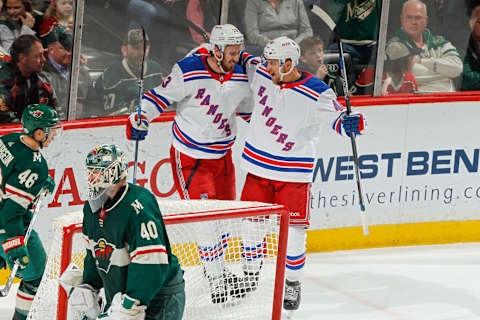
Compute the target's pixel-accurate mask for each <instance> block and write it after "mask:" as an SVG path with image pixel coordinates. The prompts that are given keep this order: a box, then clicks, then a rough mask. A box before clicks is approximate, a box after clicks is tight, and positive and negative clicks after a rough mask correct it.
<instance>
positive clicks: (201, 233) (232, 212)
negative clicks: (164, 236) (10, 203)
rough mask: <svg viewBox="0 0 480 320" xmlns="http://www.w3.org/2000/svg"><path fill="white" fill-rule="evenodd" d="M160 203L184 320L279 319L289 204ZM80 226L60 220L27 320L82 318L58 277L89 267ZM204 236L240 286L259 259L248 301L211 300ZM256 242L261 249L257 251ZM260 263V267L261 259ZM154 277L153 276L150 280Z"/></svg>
mask: <svg viewBox="0 0 480 320" xmlns="http://www.w3.org/2000/svg"><path fill="white" fill-rule="evenodd" d="M158 203H159V206H160V209H161V211H162V215H163V219H164V222H165V225H166V228H167V233H168V237H169V239H170V244H171V247H172V251H173V253H174V254H175V255H176V256H177V258H178V260H179V262H180V264H181V266H182V269H183V270H184V271H185V273H184V279H185V293H186V305H185V313H184V316H183V319H196V320H201V319H235V320H236V319H280V317H281V310H282V295H283V282H284V270H285V269H284V268H285V259H286V246H287V237H288V221H289V215H288V212H287V210H286V209H285V208H284V207H283V206H280V205H270V204H264V203H258V202H244V201H220V200H166V201H165V200H162V201H159V202H158ZM81 228H82V212H73V213H69V214H66V215H64V216H61V217H59V218H57V219H55V220H54V222H53V233H54V235H53V240H52V242H51V246H50V249H49V251H48V258H47V265H46V269H45V273H44V275H43V279H42V282H41V284H40V287H39V289H38V292H37V294H36V296H35V299H34V301H33V304H32V307H31V309H30V314H29V316H28V319H34V320H43V319H58V320H60V319H61V320H65V319H75V320H77V319H79V316H78V315H75V314H73V313H72V312H71V311H69V310H68V300H67V297H66V293H65V291H64V290H63V288H62V287H61V286H60V285H59V282H58V279H59V277H60V276H61V274H62V273H63V271H64V270H65V269H66V268H67V266H68V265H69V264H70V262H71V261H74V262H76V264H77V265H78V266H80V267H81V268H83V259H84V256H85V247H84V241H85V240H83V237H82V233H81ZM205 235H207V237H210V238H211V237H212V236H214V237H215V239H216V240H215V241H216V242H217V244H216V245H213V246H212V247H208V249H209V250H210V252H211V251H215V250H221V251H222V254H220V256H221V259H222V261H223V262H222V263H224V265H225V270H227V271H228V272H229V274H233V275H235V276H237V278H236V279H237V280H238V281H239V282H241V281H243V280H245V279H247V277H244V275H245V273H244V270H245V268H246V266H247V269H248V264H249V263H253V262H252V261H253V259H249V258H250V257H251V255H252V254H253V255H256V258H261V260H262V265H261V269H260V274H259V277H258V285H257V286H256V289H255V290H253V291H250V292H248V293H247V294H246V295H245V296H242V297H238V296H237V297H235V296H228V298H227V299H226V301H222V302H220V303H219V302H218V301H217V302H216V303H213V302H212V296H211V291H210V286H209V281H208V279H207V278H206V277H205V273H204V263H202V260H201V259H200V253H199V244H202V243H205ZM259 239H260V240H259ZM258 241H260V243H261V247H260V246H259V245H255V243H257V242H258ZM244 243H246V244H248V243H250V246H252V244H253V247H257V249H258V250H256V252H251V251H248V250H251V249H245V248H248V246H246V245H245V246H244ZM204 248H207V247H204ZM203 254H204V255H205V253H203ZM204 257H205V256H204ZM204 259H205V258H204ZM256 261H257V266H258V259H257V260H256ZM151 276H154V275H146V277H151ZM245 281H246V280H245Z"/></svg>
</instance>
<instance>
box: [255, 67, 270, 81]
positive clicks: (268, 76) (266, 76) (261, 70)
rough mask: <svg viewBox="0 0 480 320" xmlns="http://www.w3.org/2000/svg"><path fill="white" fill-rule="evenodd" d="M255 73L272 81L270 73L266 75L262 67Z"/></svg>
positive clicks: (265, 70)
mask: <svg viewBox="0 0 480 320" xmlns="http://www.w3.org/2000/svg"><path fill="white" fill-rule="evenodd" d="M255 72H256V73H258V74H259V75H261V76H263V77H265V78H267V79H269V80H271V79H272V77H271V76H270V73H268V71H267V69H265V68H264V67H263V66H259V67H258V68H257V71H255Z"/></svg>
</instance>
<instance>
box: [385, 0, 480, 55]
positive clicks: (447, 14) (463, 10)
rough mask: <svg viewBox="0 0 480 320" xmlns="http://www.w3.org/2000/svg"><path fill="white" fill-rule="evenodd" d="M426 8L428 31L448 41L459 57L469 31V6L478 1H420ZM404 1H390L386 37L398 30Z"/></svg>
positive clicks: (463, 49)
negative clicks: (456, 50)
mask: <svg viewBox="0 0 480 320" xmlns="http://www.w3.org/2000/svg"><path fill="white" fill-rule="evenodd" d="M422 1H423V2H424V3H425V5H426V6H427V10H428V11H427V13H428V29H429V30H430V31H431V32H432V33H433V34H438V35H441V36H443V37H445V38H447V39H448V41H450V42H451V43H452V45H453V46H454V47H455V48H457V49H458V51H459V53H460V55H462V53H464V52H463V51H465V50H466V48H467V46H468V38H469V35H470V29H469V25H468V21H469V19H470V16H471V12H472V9H473V8H472V7H471V4H475V5H474V6H476V5H477V4H479V1H478V0H422ZM404 2H405V1H390V9H389V20H388V30H387V37H388V38H390V37H392V36H393V34H394V33H395V31H396V30H398V29H399V28H400V21H399V19H398V13H399V12H401V10H402V6H403V3H404ZM461 51H462V52H461Z"/></svg>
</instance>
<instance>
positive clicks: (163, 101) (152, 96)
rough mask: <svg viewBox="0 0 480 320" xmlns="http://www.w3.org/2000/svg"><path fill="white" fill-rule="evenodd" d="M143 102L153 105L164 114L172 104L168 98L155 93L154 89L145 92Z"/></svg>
mask: <svg viewBox="0 0 480 320" xmlns="http://www.w3.org/2000/svg"><path fill="white" fill-rule="evenodd" d="M142 100H147V101H149V102H150V103H152V104H153V105H154V106H155V107H156V108H157V110H158V111H160V113H162V112H164V111H165V109H167V108H168V107H169V106H170V105H171V104H172V103H171V102H170V101H168V99H167V98H165V97H164V96H162V95H160V94H158V93H157V92H155V90H154V89H152V90H150V91H147V92H145V94H144V95H143V96H142Z"/></svg>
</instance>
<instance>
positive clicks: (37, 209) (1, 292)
mask: <svg viewBox="0 0 480 320" xmlns="http://www.w3.org/2000/svg"><path fill="white" fill-rule="evenodd" d="M44 196H45V191H44V190H42V191H41V192H40V195H39V196H38V198H37V201H36V202H35V209H33V214H32V220H30V224H29V225H28V229H27V232H26V233H25V238H24V242H25V246H26V245H27V242H28V238H30V234H31V233H32V230H33V226H34V225H35V221H36V220H37V217H38V213H39V212H40V206H41V204H42V200H43V197H44ZM18 268H19V263H18V261H15V264H14V265H13V268H12V271H11V272H10V276H9V277H8V280H7V283H6V284H5V286H4V287H3V288H1V289H0V297H6V296H8V293H9V292H10V288H11V287H12V284H13V279H15V276H16V274H17V271H18Z"/></svg>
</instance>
